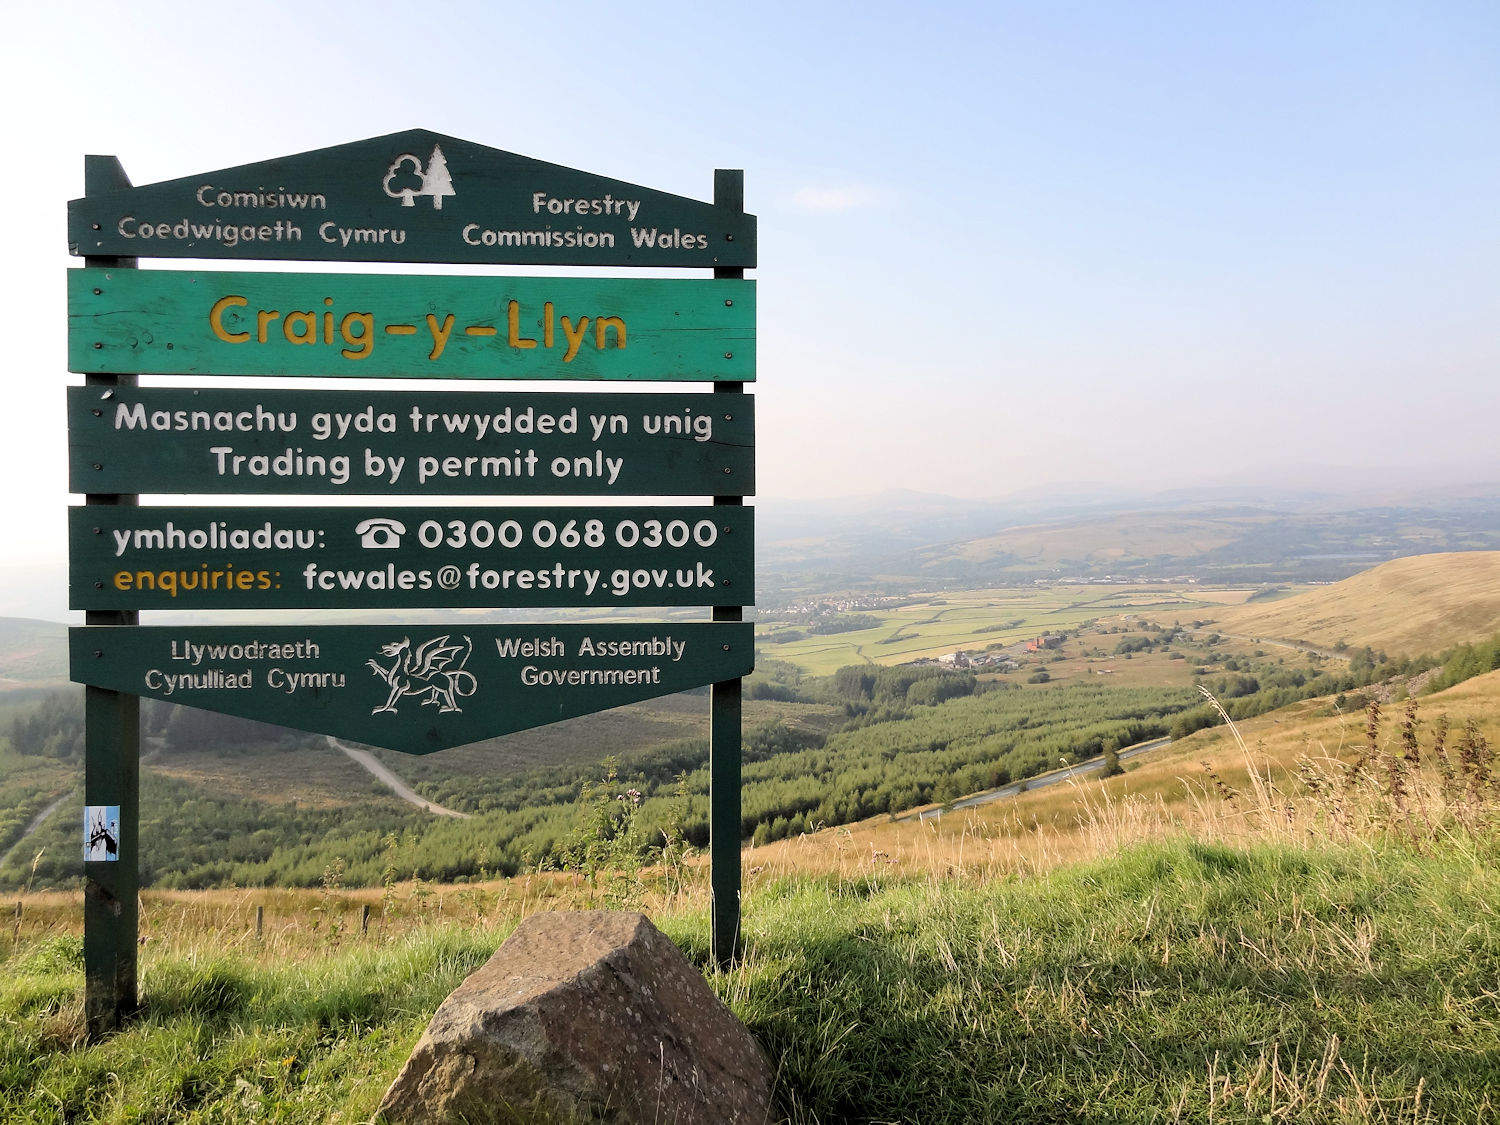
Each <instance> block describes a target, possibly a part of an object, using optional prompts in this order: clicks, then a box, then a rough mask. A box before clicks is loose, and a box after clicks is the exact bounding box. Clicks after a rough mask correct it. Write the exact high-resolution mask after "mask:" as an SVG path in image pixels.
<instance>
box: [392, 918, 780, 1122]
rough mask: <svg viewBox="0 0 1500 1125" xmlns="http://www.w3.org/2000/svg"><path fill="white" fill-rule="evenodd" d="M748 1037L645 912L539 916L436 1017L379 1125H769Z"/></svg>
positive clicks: (758, 1061)
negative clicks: (576, 1124) (575, 1124)
mask: <svg viewBox="0 0 1500 1125" xmlns="http://www.w3.org/2000/svg"><path fill="white" fill-rule="evenodd" d="M771 1085H772V1073H771V1068H770V1066H769V1064H768V1063H767V1061H766V1058H765V1055H764V1054H763V1053H762V1052H761V1050H760V1047H759V1045H758V1044H756V1042H755V1040H754V1039H752V1038H751V1036H750V1033H749V1032H748V1031H746V1030H745V1028H744V1026H743V1025H742V1024H741V1023H740V1022H739V1021H738V1020H737V1019H735V1017H734V1015H733V1014H732V1013H731V1012H730V1011H729V1009H728V1008H726V1007H725V1006H724V1005H723V1003H722V1002H720V1000H719V998H718V997H717V996H715V995H714V993H713V990H712V989H710V988H709V987H708V982H707V981H705V980H704V979H703V976H702V974H701V973H700V972H699V971H698V970H697V969H695V968H694V967H693V966H692V965H691V964H690V963H689V962H688V960H687V959H686V958H685V957H683V955H682V952H681V951H680V950H679V949H678V948H677V947H676V946H675V945H673V944H672V942H671V941H670V940H668V938H667V937H666V936H665V935H664V934H663V933H662V932H661V931H660V930H658V929H657V928H656V927H655V926H653V925H652V924H651V922H650V921H649V920H648V919H647V918H646V916H645V915H643V914H633V913H621V912H614V911H602V910H596V911H580V912H569V913H561V912H559V913H550V914H534V915H532V916H531V917H530V918H527V919H526V920H525V921H523V922H522V923H521V924H520V926H518V927H517V928H516V931H515V933H513V934H512V935H511V936H510V937H509V938H508V939H507V940H506V941H505V943H504V944H503V945H501V947H500V948H499V949H498V950H496V951H495V954H494V956H492V957H491V958H490V959H489V960H488V961H487V962H485V963H484V965H482V966H481V967H480V968H479V969H477V970H476V971H475V972H474V973H472V974H471V975H470V976H469V978H468V979H467V980H465V981H464V982H463V984H461V985H459V987H458V988H457V989H456V990H455V991H454V992H453V994H452V995H451V996H449V997H448V999H447V1000H445V1001H443V1004H442V1006H441V1007H440V1008H439V1009H438V1010H437V1012H436V1014H434V1016H433V1017H432V1022H431V1023H430V1024H428V1025H427V1030H426V1032H425V1033H423V1035H422V1038H421V1040H420V1041H419V1042H418V1043H417V1046H416V1048H415V1049H414V1050H413V1051H412V1054H411V1057H410V1058H409V1059H407V1061H406V1065H405V1066H404V1067H403V1068H402V1070H401V1073H400V1075H399V1076H398V1077H397V1078H396V1081H395V1082H394V1083H392V1084H391V1088H390V1089H389V1090H387V1091H386V1094H385V1098H384V1100H382V1101H381V1103H380V1108H379V1110H378V1111H377V1112H376V1118H375V1119H376V1121H379V1122H390V1123H391V1125H427V1123H437V1122H464V1123H466V1125H481V1123H489V1122H495V1123H500V1122H504V1123H510V1122H527V1123H533V1122H607V1123H609V1125H636V1123H641V1125H645V1123H650V1125H699V1123H701V1125H765V1123H766V1122H769V1121H771V1120H773V1118H774V1116H775V1115H774V1114H773V1111H772V1098H771Z"/></svg>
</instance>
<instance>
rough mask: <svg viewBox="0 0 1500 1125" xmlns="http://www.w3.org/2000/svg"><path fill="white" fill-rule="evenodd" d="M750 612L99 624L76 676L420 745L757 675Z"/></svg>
mask: <svg viewBox="0 0 1500 1125" xmlns="http://www.w3.org/2000/svg"><path fill="white" fill-rule="evenodd" d="M753 631H754V626H753V625H752V624H750V623H743V624H741V623H727V624H726V623H721V622H670V623H668V622H661V623H645V624H598V625H505V626H496V625H485V624H478V623H474V624H470V623H464V624H458V625H341V626H328V627H320V626H306V627H303V626H255V625H233V626H230V625H225V626H195V627H189V628H169V627H163V626H150V627H118V628H111V627H98V626H95V627H92V628H75V629H72V630H70V638H69V640H70V649H71V672H72V678H73V679H74V680H75V681H77V682H79V683H84V684H90V685H92V686H94V687H103V688H109V689H112V690H115V691H122V692H131V693H134V694H137V695H144V696H150V697H151V698H153V699H164V700H166V701H168V702H170V703H181V704H184V705H187V706H190V707H202V708H205V709H207V710H209V711H219V712H222V713H224V714H227V715H238V716H240V717H241V718H246V719H258V720H260V721H262V722H268V723H277V724H280V725H282V726H290V727H294V728H296V729H298V730H308V731H316V732H319V733H322V734H331V735H334V736H335V737H338V738H347V739H351V740H353V741H357V742H363V743H366V744H368V745H372V746H385V747H389V748H390V749H392V750H403V751H405V752H407V753H410V754H425V753H430V752H432V751H434V750H444V749H447V748H448V747H450V746H460V745H463V744H465V743H469V742H477V741H479V740H481V739H485V738H495V737H498V736H499V735H502V734H510V733H512V732H514V731H520V730H527V729H530V728H531V727H538V726H543V725H545V724H547V723H555V722H558V721H560V720H562V719H571V718H575V717H577V716H579V715H588V714H592V713H593V712H595V711H604V710H608V709H609V708H611V707H620V706H623V705H624V704H627V703H636V702H639V701H641V700H644V699H654V698H656V697H658V696H663V695H671V694H673V693H675V692H679V691H687V690H689V689H690V688H695V687H703V686H705V685H707V684H712V683H718V682H721V681H724V680H730V679H734V678H736V677H739V676H747V675H749V674H750V672H751V670H752V668H753V666H754V655H755V654H754V637H753Z"/></svg>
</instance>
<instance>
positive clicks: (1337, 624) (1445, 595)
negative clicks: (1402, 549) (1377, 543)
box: [1214, 551, 1500, 656]
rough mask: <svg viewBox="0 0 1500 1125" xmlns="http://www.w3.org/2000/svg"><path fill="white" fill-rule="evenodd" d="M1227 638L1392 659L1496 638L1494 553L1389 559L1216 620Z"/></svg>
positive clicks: (1499, 628) (1498, 565) (1499, 584)
mask: <svg viewBox="0 0 1500 1125" xmlns="http://www.w3.org/2000/svg"><path fill="white" fill-rule="evenodd" d="M1214 621H1215V623H1216V624H1217V625H1218V626H1219V627H1220V628H1221V629H1223V630H1224V631H1225V632H1228V633H1235V634H1240V635H1246V636H1257V637H1267V638H1277V639H1280V640H1301V641H1307V642H1308V643H1309V644H1313V645H1316V646H1318V647H1320V648H1332V647H1333V646H1334V645H1336V644H1338V643H1339V642H1340V641H1343V642H1347V643H1348V644H1350V645H1356V646H1357V645H1369V646H1370V647H1371V648H1375V649H1383V650H1384V651H1385V652H1387V653H1389V654H1391V655H1392V656H1395V655H1398V654H1399V655H1406V656H1417V655H1420V654H1422V653H1437V652H1441V651H1442V650H1443V649H1445V648H1449V647H1451V646H1452V645H1456V644H1461V643H1464V642H1468V641H1476V640H1481V639H1485V638H1488V637H1490V636H1491V635H1493V634H1494V633H1496V632H1500V551H1464V552H1458V553H1453V554H1443V555H1417V556H1414V557H1411V558H1404V559H1393V560H1391V561H1390V562H1388V563H1383V564H1382V565H1380V566H1377V567H1375V568H1374V569H1372V570H1367V571H1365V572H1363V573H1362V574H1356V575H1355V576H1354V577H1353V578H1346V579H1345V580H1344V581H1342V582H1339V583H1336V584H1334V585H1332V586H1327V587H1323V588H1320V589H1316V590H1311V591H1308V592H1307V593H1303V594H1298V595H1297V596H1295V597H1291V598H1286V599H1284V600H1282V601H1278V602H1272V603H1269V604H1267V605H1256V604H1254V603H1251V604H1249V605H1245V606H1241V607H1236V608H1231V609H1225V610H1223V611H1222V612H1219V613H1218V614H1217V615H1216V616H1215V618H1214Z"/></svg>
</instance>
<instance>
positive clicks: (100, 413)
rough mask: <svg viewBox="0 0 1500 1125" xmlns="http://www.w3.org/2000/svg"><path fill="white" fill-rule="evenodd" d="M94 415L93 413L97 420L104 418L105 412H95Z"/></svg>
mask: <svg viewBox="0 0 1500 1125" xmlns="http://www.w3.org/2000/svg"><path fill="white" fill-rule="evenodd" d="M92 413H93V415H94V417H95V418H103V417H104V411H102V410H95V411H93V412H92Z"/></svg>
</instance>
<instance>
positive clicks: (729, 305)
mask: <svg viewBox="0 0 1500 1125" xmlns="http://www.w3.org/2000/svg"><path fill="white" fill-rule="evenodd" d="M95 292H98V290H95ZM724 307H725V308H726V309H732V308H734V302H733V301H725V302H724Z"/></svg>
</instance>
